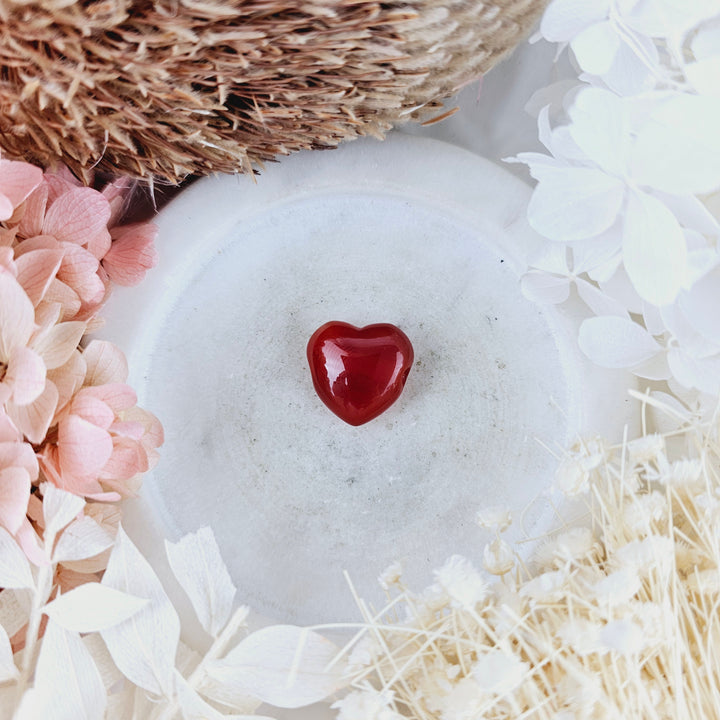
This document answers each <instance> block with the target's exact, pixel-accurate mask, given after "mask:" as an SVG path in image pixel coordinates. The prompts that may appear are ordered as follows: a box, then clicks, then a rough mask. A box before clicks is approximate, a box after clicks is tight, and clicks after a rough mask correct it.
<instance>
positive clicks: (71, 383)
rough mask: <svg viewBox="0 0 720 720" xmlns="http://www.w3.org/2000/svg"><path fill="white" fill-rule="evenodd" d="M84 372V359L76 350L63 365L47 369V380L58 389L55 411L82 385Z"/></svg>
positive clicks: (68, 400) (61, 408)
mask: <svg viewBox="0 0 720 720" xmlns="http://www.w3.org/2000/svg"><path fill="white" fill-rule="evenodd" d="M86 372H87V366H86V365H85V360H84V359H83V356H82V354H81V353H80V352H79V351H78V350H76V351H75V352H73V353H72V354H71V355H70V358H69V360H68V361H67V362H66V363H65V364H64V365H61V366H60V367H59V368H55V369H53V370H49V371H48V374H47V376H48V380H52V382H53V383H55V387H57V390H58V407H57V412H60V411H62V410H63V409H64V408H65V405H67V403H69V402H70V400H71V399H72V397H73V395H75V393H76V392H77V391H78V390H79V389H80V388H81V387H82V384H83V381H84V380H85V373H86ZM56 419H57V413H56Z"/></svg>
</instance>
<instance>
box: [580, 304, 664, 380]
mask: <svg viewBox="0 0 720 720" xmlns="http://www.w3.org/2000/svg"><path fill="white" fill-rule="evenodd" d="M578 342H579V344H580V349H581V350H582V351H583V352H584V353H585V354H586V355H587V356H588V357H589V358H590V359H591V360H592V361H593V362H594V363H596V364H597V365H600V366H602V367H607V368H627V367H634V366H635V365H639V364H640V363H642V362H645V361H646V360H649V359H650V358H651V357H653V356H654V355H656V354H657V353H658V352H659V351H660V345H658V343H657V342H655V340H654V339H653V337H652V336H651V335H650V334H649V333H648V331H647V330H645V328H643V327H641V326H640V325H638V324H637V323H635V322H633V321H632V320H628V319H626V318H621V317H610V316H605V317H594V318H588V319H587V320H583V322H582V325H580V335H579V338H578Z"/></svg>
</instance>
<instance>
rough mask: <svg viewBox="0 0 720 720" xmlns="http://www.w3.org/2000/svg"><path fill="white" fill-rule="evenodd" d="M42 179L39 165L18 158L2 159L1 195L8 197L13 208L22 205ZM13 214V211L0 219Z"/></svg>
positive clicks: (0, 163) (0, 169) (0, 172)
mask: <svg viewBox="0 0 720 720" xmlns="http://www.w3.org/2000/svg"><path fill="white" fill-rule="evenodd" d="M42 179H43V173H42V170H41V169H40V168H39V167H35V166H34V165H30V164H29V163H26V162H19V161H17V160H0V195H2V196H4V197H5V198H7V199H8V201H9V202H10V203H11V206H12V207H13V208H16V207H17V206H18V205H20V204H21V203H22V202H23V200H25V199H26V198H27V197H28V196H29V195H30V193H31V192H32V191H33V190H34V189H35V188H36V187H37V186H38V185H40V183H41V182H42ZM11 215H12V212H11V213H10V215H7V216H4V217H1V218H0V219H2V220H7V219H8V218H9V217H11Z"/></svg>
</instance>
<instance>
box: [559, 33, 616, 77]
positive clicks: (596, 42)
mask: <svg viewBox="0 0 720 720" xmlns="http://www.w3.org/2000/svg"><path fill="white" fill-rule="evenodd" d="M570 47H571V48H572V51H573V54H574V55H575V59H576V60H577V61H578V65H580V67H581V68H582V69H583V70H584V71H585V72H587V73H590V74H591V75H603V74H604V73H606V72H607V71H608V70H609V69H610V68H611V67H612V64H613V62H614V60H615V55H616V54H617V52H618V50H619V49H620V38H619V37H618V34H617V31H616V30H615V25H614V23H611V22H610V21H609V20H606V21H605V22H599V23H595V24H594V25H590V26H589V27H587V28H585V29H584V30H583V31H582V32H581V33H580V34H578V35H576V36H575V37H574V38H573V39H572V41H571V42H570Z"/></svg>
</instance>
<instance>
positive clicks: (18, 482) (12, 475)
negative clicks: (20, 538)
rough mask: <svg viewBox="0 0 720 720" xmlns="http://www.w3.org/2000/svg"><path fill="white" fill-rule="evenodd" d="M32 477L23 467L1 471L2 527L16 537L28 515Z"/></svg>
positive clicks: (0, 513)
mask: <svg viewBox="0 0 720 720" xmlns="http://www.w3.org/2000/svg"><path fill="white" fill-rule="evenodd" d="M29 497H30V475H28V472H27V470H25V468H21V467H9V468H4V469H3V470H0V525H2V526H3V527H5V528H7V530H8V532H10V533H11V534H12V535H14V534H15V533H16V532H17V531H18V530H19V529H20V525H21V524H22V521H23V520H24V519H25V514H26V513H27V504H28V498H29Z"/></svg>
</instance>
